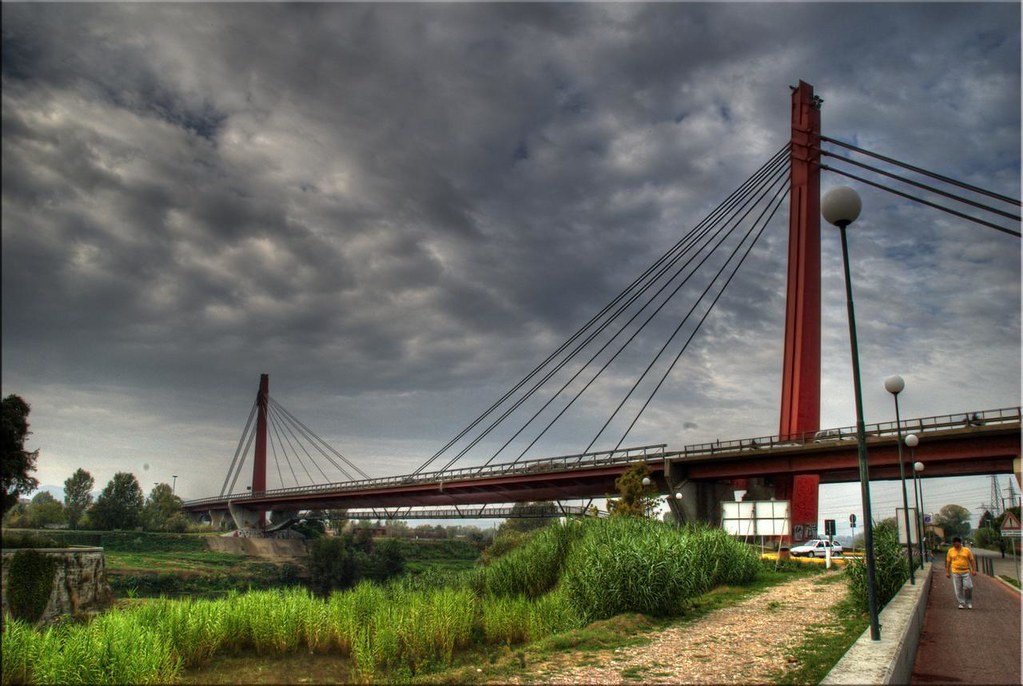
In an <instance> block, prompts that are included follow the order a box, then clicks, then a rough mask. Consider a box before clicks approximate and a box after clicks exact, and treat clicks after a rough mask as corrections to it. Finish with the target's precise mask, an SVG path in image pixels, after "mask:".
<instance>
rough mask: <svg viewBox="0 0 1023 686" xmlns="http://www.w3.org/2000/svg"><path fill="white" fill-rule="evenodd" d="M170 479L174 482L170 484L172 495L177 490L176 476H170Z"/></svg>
mask: <svg viewBox="0 0 1023 686" xmlns="http://www.w3.org/2000/svg"><path fill="white" fill-rule="evenodd" d="M171 477H172V478H173V479H174V482H173V483H172V484H171V494H173V493H174V491H176V490H177V488H178V475H177V474H171Z"/></svg>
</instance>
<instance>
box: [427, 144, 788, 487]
mask: <svg viewBox="0 0 1023 686" xmlns="http://www.w3.org/2000/svg"><path fill="white" fill-rule="evenodd" d="M785 171H786V165H785V164H784V160H781V161H780V162H779V164H778V166H777V167H776V168H775V169H774V171H773V172H772V173H773V176H772V177H769V178H768V179H766V180H762V181H763V182H765V183H768V182H769V183H776V182H777V181H779V180H782V179H783V178H784V173H785ZM758 197H759V196H754V195H752V194H748V195H747V197H746V199H745V200H744V201H743V202H742V203H741V204H739V203H738V202H736V203H733V205H732V207H731V208H729V211H730V214H729V216H727V217H724V219H725V221H724V222H723V223H721V222H719V223H720V227H719V228H718V229H716V230H714V231H713V235H710V234H711V233H712V225H708V226H706V229H705V230H704V231H703V232H702V234H701V236H700V237H699V238H700V239H703V238H707V241H708V242H706V243H703V244H702V245H700V246H699V247H698V248H697V250H696V251H695V254H693V255H692V256H691V257H690V258H689V259H688V260H687V261H686V262H685V263H684V264H683V265H682V267H681V268H679V269H676V270H675V271H674V272H672V273H671V274H670V276H669V278H667V279H666V280H664V282H663V283H662V285H661V286H660V288H658V289H657V291H655V292H654V294H653V295H652V296H651V297H650V298H649V299H647V300H646V301H645V302H644V303H643V304H642V306H641V307H640V308H639V310H637V311H636V312H635V313H634V314H633V315H632V316H631V317H630V318H629V319H628V321H626V322H625V324H623V325H622V326H621V327H620V328H619V329H618V330H617V331H616V332H615V333H614V334H613V335H612V336H611V338H609V339H608V340H607V341H606V342H604V344H603V345H602V346H600V348H599V349H598V350H597V351H596V352H595V353H594V354H593V355H592V356H591V357H590V358H589V360H587V361H586V362H585V363H583V364H582V365H581V366H580V367H579V368H578V369H577V370H576V372H575V373H574V374H573V375H572V376H571V377H570V378H569V379H568V380H567V381H565V382H564V384H562V386H561V387H560V388H559V389H558V390H557V391H555V392H554V393H553V394H552V395H551V397H550V398H548V399H547V401H546V402H545V403H544V404H543V405H542V406H541V407H540V408H539V409H538V410H537V411H536V412H535V413H534V414H533V415H532V416H531V417H530V418H529V419H528V420H527V421H526V423H525V424H524V425H523V426H521V427H520V428H519V429H518V431H516V432H515V433H514V434H513V435H512V436H511V437H510V438H509V439H508V440H507V441H506V442H505V443H504V444H503V445H502V446H501V447H500V448H499V449H498V450H497V452H495V453H494V454H493V455H492V456H491V457H490V459H488V460H487V461H486V462H485V463H484V465H483V466H487V465H489V464H491V463H492V462H493V461H494V460H495V459H496V458H497V457H498V455H500V453H501V452H503V451H504V450H505V448H507V447H508V446H509V445H510V444H511V442H512V441H514V440H515V439H516V438H518V437H519V435H521V433H522V432H523V431H524V430H525V429H526V428H528V427H529V425H530V424H532V422H533V421H534V420H536V419H537V418H538V417H539V416H540V414H542V413H543V412H544V411H545V410H546V409H547V408H548V407H549V406H550V405H551V404H552V403H553V402H554V401H555V400H556V399H557V398H559V397H560V396H561V394H562V393H563V392H564V391H565V390H566V389H568V387H569V386H570V385H571V384H572V383H573V382H575V381H576V379H578V378H579V376H580V375H581V374H582V373H583V372H584V371H585V370H586V369H587V368H589V367H590V365H591V364H593V363H594V361H595V360H596V359H597V358H598V357H599V356H600V355H601V354H602V353H604V352H605V351H606V350H607V349H608V348H609V347H610V346H611V344H612V343H613V342H614V341H615V340H616V339H617V338H618V337H619V336H621V335H623V334H624V333H625V332H626V331H627V330H628V329H629V327H630V326H631V325H632V324H633V323H634V322H635V321H636V320H637V319H638V318H639V317H640V315H641V314H642V313H643V312H644V311H645V310H646V309H647V308H648V307H649V306H651V305H653V304H654V303H655V302H656V301H657V298H659V297H660V296H662V295H663V294H664V293H665V291H666V290H667V289H668V287H669V286H671V284H672V283H673V282H674V281H675V280H676V279H678V278H679V277H683V278H682V280H681V281H680V282H679V283H678V285H676V287H675V289H674V290H673V291H672V292H671V293H669V294H668V295H667V296H665V297H664V298H663V300H662V302H661V304H660V305H659V306H658V307H657V308H656V309H655V310H654V311H653V313H652V314H650V315H649V316H648V317H647V319H646V320H645V321H644V322H643V323H642V324H640V325H639V326H638V327H637V328H636V329H635V331H633V333H632V335H631V336H630V337H629V338H628V339H627V340H626V341H625V342H624V343H622V344H621V345H620V346H619V348H618V350H617V351H616V352H614V353H613V354H612V355H611V356H610V359H608V360H607V361H606V362H605V363H604V365H603V366H602V367H601V368H600V369H599V370H598V371H597V372H596V373H595V374H594V375H593V376H592V377H591V378H590V380H589V381H588V382H587V383H586V384H585V385H584V386H583V388H582V389H581V390H579V391H578V392H577V393H576V394H575V396H574V397H573V398H572V399H571V400H570V401H568V403H567V404H566V405H565V406H564V407H563V408H562V409H561V411H560V412H559V413H558V414H557V415H556V416H555V417H554V419H553V420H551V422H550V423H549V424H548V425H547V426H546V427H545V428H544V429H543V430H542V431H541V432H540V434H539V435H538V436H537V437H536V438H534V439H533V441H532V442H531V443H530V444H529V445H527V446H526V448H525V450H523V451H522V452H521V454H519V456H518V457H517V458H516V459H515V460H514V461H513V462H518V461H519V460H520V459H522V458H523V457H524V456H525V454H526V453H527V452H528V451H529V450H530V448H532V447H533V446H534V445H535V444H536V442H537V441H538V440H539V439H540V438H542V437H543V436H544V435H545V434H546V433H547V431H548V430H549V429H550V428H551V427H552V426H553V425H554V424H555V423H556V422H557V421H558V420H559V419H560V418H561V417H562V416H564V414H565V412H567V411H568V409H569V408H571V406H572V405H573V404H574V403H575V401H576V400H578V399H579V397H580V396H581V395H582V394H583V393H584V392H585V391H586V390H587V389H589V387H590V386H591V385H592V384H593V382H594V381H596V379H597V378H598V377H599V376H600V375H601V374H602V373H603V372H604V371H605V370H606V369H607V368H608V367H609V366H610V365H611V364H612V363H613V362H614V361H615V360H616V359H618V357H619V355H620V354H621V353H622V352H623V351H624V350H625V349H626V348H627V347H628V346H629V345H630V344H631V343H632V342H633V341H634V340H635V339H636V337H637V336H638V335H639V334H640V332H641V331H643V329H644V328H645V327H646V326H647V325H648V324H649V323H650V322H651V321H652V320H653V319H654V318H655V317H656V316H657V315H658V314H659V313H660V312H661V310H663V309H664V307H665V306H666V305H667V304H668V303H669V302H670V301H671V299H672V297H674V295H675V294H677V293H678V291H679V290H680V289H681V288H682V287H683V286H684V285H685V284H686V283H688V282H689V279H690V278H691V277H693V276H694V275H695V274H696V271H697V270H698V269H699V268H700V267H701V266H702V265H703V264H704V263H705V262H706V261H707V260H708V259H709V258H710V257H711V255H712V254H713V253H714V252H715V251H716V250H717V249H718V248H719V247H720V246H721V245H722V243H724V241H725V240H726V239H727V238H728V237H729V236H731V234H732V233H733V232H734V231H735V229H736V228H737V226H738V222H739V221H741V218H740V219H739V220H738V221H737V220H736V217H737V216H738V214H739V212H740V210H742V209H743V208H747V209H746V210H745V213H744V214H743V215H742V217H745V216H746V215H748V213H749V212H750V210H751V209H752V207H753V206H755V205H753V204H751V203H754V201H755V200H756V199H757V198H758ZM720 218H721V217H719V219H720ZM732 222H735V226H733V227H732V228H731V229H728V228H727V227H728V224H729V223H732ZM708 236H709V238H708ZM715 239H716V240H717V244H716V245H714V246H713V247H710V242H711V241H713V240H715ZM694 245H695V244H694ZM691 247H692V246H691ZM708 248H709V249H708ZM688 252H689V251H687V252H686V253H677V254H676V255H675V256H674V257H672V259H671V260H670V261H669V263H668V264H667V265H665V268H664V269H662V270H661V271H660V272H659V274H658V279H659V277H660V276H663V275H664V274H666V273H668V271H669V269H670V268H671V267H673V266H674V265H675V264H676V263H677V262H679V261H680V260H681V259H682V257H684V256H685V255H686V254H688ZM704 253H705V254H704ZM701 254H704V256H703V258H702V259H700V260H699V262H698V263H697V264H696V266H695V267H692V265H693V263H694V262H695V261H696V260H697V258H698V257H699V256H700V255H701ZM689 267H692V269H690V270H689V273H688V275H685V270H686V269H687V268H689ZM683 275H685V276H683ZM654 283H655V282H654V281H651V282H649V283H648V284H647V286H645V287H644V289H643V291H642V292H645V291H646V290H647V289H649V288H650V287H652V286H653V285H654ZM642 292H639V293H636V294H634V295H633V297H632V298H630V299H629V301H628V302H627V304H626V306H628V305H632V304H633V303H635V302H637V300H638V298H639V296H640V295H642ZM624 312H625V309H622V310H621V311H620V312H619V314H623V315H624ZM616 316H617V315H616ZM592 340H593V337H591V338H588V339H587V341H586V343H588V342H590V341H592ZM584 344H585V343H584ZM580 349H581V348H580ZM573 357H574V354H573ZM567 361H568V360H565V361H564V362H563V363H562V364H560V365H558V366H557V367H556V368H555V369H553V370H551V371H550V372H549V373H548V374H547V375H546V376H545V377H544V378H543V379H541V380H540V381H539V382H538V383H537V385H536V386H534V388H533V389H531V391H530V393H529V394H527V396H525V397H523V398H521V399H520V400H518V401H517V402H516V404H515V405H514V406H513V407H511V408H509V410H507V411H506V412H505V413H504V414H503V415H502V416H501V417H500V418H499V419H498V420H497V421H495V422H494V423H493V424H492V425H491V426H490V427H488V429H487V431H485V432H484V434H482V435H481V436H478V437H477V438H476V439H475V442H478V441H479V440H481V439H482V438H483V437H484V436H485V435H486V434H487V433H489V431H490V430H492V429H493V428H494V427H495V426H496V425H497V423H498V422H500V421H501V420H503V419H504V418H505V417H507V416H508V415H509V414H510V413H511V412H512V411H513V410H515V409H517V408H518V407H519V406H520V405H521V404H522V403H523V402H525V400H526V399H528V397H530V396H531V395H532V393H533V392H535V391H536V390H537V388H539V386H540V385H542V384H543V383H545V382H546V381H548V380H549V379H550V378H551V377H552V376H553V375H554V374H555V373H556V372H557V371H560V370H561V368H562V367H563V366H564V364H565V363H567ZM475 442H474V443H472V444H470V445H469V446H467V447H466V448H465V449H463V451H462V452H460V453H459V454H458V455H456V457H455V459H458V458H460V457H461V456H462V455H464V454H465V452H467V451H468V449H470V448H472V447H473V446H474V445H475ZM583 452H586V451H583ZM453 461H454V460H453ZM453 461H452V463H453ZM445 469H447V467H445Z"/></svg>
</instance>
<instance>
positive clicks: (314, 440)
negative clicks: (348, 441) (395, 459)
mask: <svg viewBox="0 0 1023 686" xmlns="http://www.w3.org/2000/svg"><path fill="white" fill-rule="evenodd" d="M270 404H271V405H272V406H273V407H274V409H276V410H277V411H279V412H280V413H281V414H282V415H283V416H284V417H285V418H286V419H287V421H288V424H289V425H290V426H292V427H294V429H295V430H296V431H297V432H298V433H300V434H301V435H302V436H303V437H305V439H306V440H307V441H308V442H309V443H310V445H311V446H312V447H313V449H315V450H316V451H317V452H318V453H320V455H322V456H323V457H324V458H325V459H326V460H327V461H328V462H330V463H331V465H333V466H334V467H335V468H336V469H337V470H338V471H340V472H341V473H342V474H344V475H345V476H346V477H348V479H349V480H352V481H354V480H355V479H353V478H352V476H351V474H349V472H348V470H346V469H345V468H344V467H342V466H341V465H340V464H338V462H337V461H336V460H335V459H334V458H337V459H338V460H340V461H341V462H344V463H345V464H346V465H348V467H349V469H351V471H353V472H355V473H356V474H358V475H359V476H360V477H361V478H363V479H369V478H370V476H369V475H368V474H366V472H364V471H362V470H361V469H359V467H358V466H357V465H355V464H353V463H352V461H351V460H349V459H348V458H347V457H345V456H344V455H342V454H341V453H340V452H338V451H337V450H335V449H334V448H333V447H331V445H330V444H329V443H327V442H326V441H324V440H323V439H322V438H320V437H319V436H317V435H316V434H315V433H313V431H312V430H311V429H310V428H309V427H307V426H306V425H305V424H303V423H302V422H301V421H299V420H298V418H296V417H295V415H293V414H291V413H290V412H288V410H287V409H286V408H285V407H284V406H283V405H281V404H280V403H279V402H277V401H276V400H274V399H273V398H271V399H270ZM293 435H294V434H293ZM332 456H333V457H332Z"/></svg>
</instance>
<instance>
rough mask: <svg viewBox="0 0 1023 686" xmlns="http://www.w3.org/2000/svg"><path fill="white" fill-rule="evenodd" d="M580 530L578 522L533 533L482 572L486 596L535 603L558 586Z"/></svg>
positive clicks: (580, 533) (548, 527)
mask: <svg viewBox="0 0 1023 686" xmlns="http://www.w3.org/2000/svg"><path fill="white" fill-rule="evenodd" d="M583 530H584V529H583V525H582V523H581V522H578V521H569V522H565V523H563V524H561V523H553V524H551V525H549V526H547V527H544V528H543V529H538V530H536V531H534V532H532V533H531V534H529V536H528V539H527V540H526V542H525V543H524V544H523V545H521V546H519V547H518V548H516V549H515V550H512V551H511V552H509V553H508V554H506V555H505V556H504V557H501V558H499V559H497V560H495V561H494V562H492V563H491V564H490V565H489V566H488V567H486V568H485V570H484V572H483V576H484V588H485V589H486V592H487V593H491V594H495V595H501V596H517V595H524V596H526V597H528V598H534V599H535V598H539V597H540V596H542V595H543V594H545V593H547V592H548V591H550V590H551V589H553V588H554V587H555V586H557V584H558V581H559V579H560V578H561V574H562V569H563V568H564V566H565V559H566V558H567V557H568V554H569V551H570V550H571V549H572V545H573V544H574V543H575V541H577V540H578V539H579V537H580V536H581V535H582V533H583Z"/></svg>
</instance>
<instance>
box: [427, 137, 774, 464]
mask: <svg viewBox="0 0 1023 686" xmlns="http://www.w3.org/2000/svg"><path fill="white" fill-rule="evenodd" d="M787 152H788V146H785V147H784V148H782V149H781V150H780V151H779V152H778V153H776V154H775V155H774V156H772V158H771V160H769V161H768V162H767V163H766V164H765V165H764V166H763V167H761V169H760V170H758V171H757V172H756V173H754V174H753V175H751V177H750V178H748V179H747V180H746V181H745V182H744V183H743V184H742V185H741V186H740V187H739V188H738V189H736V190H735V191H733V193H732V194H731V195H730V196H729V197H728V198H727V199H726V200H725V201H723V202H722V203H721V204H720V205H719V206H718V207H717V208H716V209H715V210H714V211H713V212H711V213H710V214H709V215H708V217H707V218H705V219H704V220H703V221H702V222H701V223H700V224H698V225H697V226H696V227H695V228H694V229H693V230H691V231H690V232H689V233H688V234H687V235H686V236H685V237H683V239H682V240H680V241H679V242H678V243H676V245H675V246H673V247H672V248H671V249H670V250H669V251H667V252H666V253H665V254H664V255H662V256H661V258H659V259H658V260H657V261H656V262H655V263H654V265H652V266H651V267H650V268H648V269H647V270H646V271H645V272H644V273H643V274H642V275H641V276H640V277H639V278H637V279H636V280H635V281H633V283H632V284H630V285H629V286H628V287H627V288H626V289H625V290H624V291H622V292H621V293H620V294H619V295H618V296H617V297H616V298H615V299H614V300H612V302H611V303H610V304H609V305H608V306H606V307H605V308H604V309H603V310H601V312H600V313H599V314H598V315H597V316H595V317H594V318H593V319H591V320H590V322H588V323H587V324H586V325H585V326H584V327H582V328H581V329H580V330H579V331H577V332H576V333H575V334H574V335H573V336H572V337H571V338H570V339H569V340H568V341H567V342H566V343H565V344H563V345H562V346H561V347H560V348H559V349H558V350H557V351H555V353H554V354H552V355H551V356H549V357H548V358H547V359H546V360H545V361H544V362H543V363H541V365H538V366H537V367H536V368H535V369H534V370H533V371H532V372H530V374H529V375H527V376H526V377H525V378H524V379H522V380H521V381H520V382H519V383H518V384H517V385H516V386H515V387H514V388H512V389H511V390H510V391H509V392H508V393H506V394H505V395H504V396H503V397H502V398H501V399H499V400H498V401H497V402H496V403H494V404H493V405H492V406H491V407H490V408H488V410H486V411H485V412H484V413H483V414H481V415H480V416H479V417H477V418H476V420H475V421H474V422H472V423H471V424H470V425H469V426H467V427H466V428H465V429H463V430H462V431H461V432H460V433H459V434H458V435H457V436H455V437H454V438H453V439H452V440H451V441H449V442H448V443H447V444H446V445H445V446H444V447H442V448H441V450H439V451H438V452H437V453H436V454H435V455H434V456H433V457H431V458H430V459H429V460H428V461H427V462H426V463H425V464H424V465H422V466H421V467H420V469H419V470H417V472H416V473H419V472H420V471H422V470H423V469H425V468H426V467H427V466H429V465H430V464H432V463H433V462H434V461H435V460H436V459H438V458H439V457H440V456H441V455H443V454H444V453H445V452H446V451H447V450H449V449H450V448H451V447H452V446H453V445H455V443H457V442H458V441H459V440H461V439H462V438H464V437H465V436H466V435H467V434H469V433H470V432H471V431H472V430H474V429H475V428H476V427H477V426H479V425H480V424H481V423H482V422H483V421H484V420H485V419H486V418H487V417H489V416H490V415H491V414H493V413H494V412H495V411H496V410H497V409H498V408H500V407H501V406H502V405H503V404H504V403H506V402H507V401H508V400H509V398H511V397H513V396H514V395H515V394H516V393H517V392H518V391H520V390H521V389H522V388H523V387H524V386H525V385H526V384H527V383H529V381H530V380H532V379H533V378H534V377H536V376H537V375H538V374H539V373H540V372H542V371H543V370H544V369H545V368H546V369H548V371H547V373H546V374H545V375H544V376H543V378H542V379H541V380H540V381H539V382H537V383H534V385H533V386H532V387H531V388H530V389H528V390H527V391H525V392H524V394H523V396H522V397H520V398H519V399H518V400H516V401H514V403H513V404H512V407H510V408H508V409H506V410H505V412H504V413H503V414H502V415H501V416H500V417H499V418H498V419H497V420H495V421H493V422H491V424H490V425H489V426H488V427H486V428H485V429H483V430H482V433H481V434H480V435H478V436H476V438H475V439H473V440H472V442H471V444H470V445H469V446H468V447H467V449H471V448H472V447H474V446H475V445H476V444H477V443H478V442H479V440H481V439H482V438H483V437H484V436H486V435H488V434H489V433H490V432H491V431H492V430H493V429H494V427H496V426H497V425H498V424H499V423H500V422H502V421H504V419H506V418H507V417H508V416H509V415H510V414H511V412H513V411H514V410H516V409H518V407H519V406H521V404H522V403H523V402H525V401H526V400H527V399H529V398H530V397H532V396H533V395H534V394H535V393H536V392H537V391H538V390H539V389H540V388H541V387H542V386H543V384H544V383H546V382H547V381H548V380H549V379H550V378H551V377H553V376H554V374H556V373H557V372H558V371H560V370H561V369H562V368H563V367H564V366H565V365H566V364H568V363H569V362H570V361H571V360H572V359H574V358H575V357H576V356H577V355H578V354H579V352H580V351H581V350H583V348H585V347H586V346H588V345H589V344H590V343H591V342H592V341H593V340H594V339H595V338H596V337H597V336H599V335H600V334H602V333H603V332H604V331H605V330H606V329H607V328H608V327H609V326H610V325H611V324H612V323H614V322H617V321H620V320H621V318H622V316H623V313H624V312H626V311H627V310H628V308H629V307H631V306H632V305H633V304H634V303H635V302H636V301H637V300H638V299H639V298H640V297H641V296H642V295H643V294H644V293H645V292H646V291H648V290H649V289H651V288H653V287H654V286H655V285H656V284H657V283H659V282H661V281H662V279H663V277H664V275H665V274H666V273H672V272H671V269H672V267H673V266H674V265H675V264H676V263H677V262H678V261H679V260H680V259H682V257H684V256H685V255H686V254H689V253H691V252H693V251H694V250H697V249H698V248H697V246H699V245H700V241H701V240H706V236H707V234H708V233H709V232H710V231H712V229H713V226H714V225H715V224H716V223H718V222H720V221H721V219H722V217H723V216H726V215H727V213H728V212H730V211H734V208H735V206H736V205H737V204H739V203H741V202H742V201H743V199H744V198H745V197H747V196H748V195H749V194H750V193H751V192H752V191H753V190H754V189H755V187H756V186H757V185H758V184H763V183H764V177H765V176H767V175H769V174H771V173H772V172H774V171H776V170H777V167H778V165H780V164H782V163H784V161H785V160H786V159H787ZM675 274H677V272H675ZM663 289H664V286H662V287H661V289H660V290H659V291H658V293H660V292H663ZM634 318H635V317H633V319H634ZM587 331H590V333H589V335H588V336H586V338H585V339H584V340H582V341H581V342H579V343H576V341H578V340H579V339H580V337H582V336H583V335H584V334H586V332H587ZM573 343H575V347H574V349H572V350H571V351H570V352H568V353H567V354H565V355H564V357H563V358H562V359H561V360H560V361H559V362H557V364H555V365H554V366H553V367H551V366H550V365H551V363H552V362H553V361H554V360H556V359H558V358H559V356H561V355H562V354H563V353H565V351H566V349H567V348H568V347H569V346H571V345H572V344H573ZM467 449H463V450H462V451H461V452H459V454H458V455H456V456H455V457H454V458H452V459H451V460H450V461H449V462H448V463H447V465H446V466H445V467H444V468H443V469H444V470H446V469H449V468H450V467H451V465H453V464H454V462H456V461H457V460H458V459H460V458H461V457H462V456H464V455H465V454H466V452H467Z"/></svg>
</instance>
